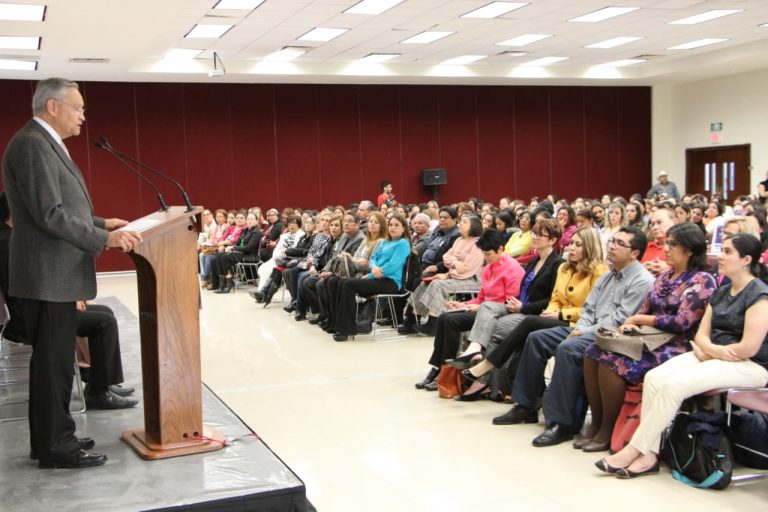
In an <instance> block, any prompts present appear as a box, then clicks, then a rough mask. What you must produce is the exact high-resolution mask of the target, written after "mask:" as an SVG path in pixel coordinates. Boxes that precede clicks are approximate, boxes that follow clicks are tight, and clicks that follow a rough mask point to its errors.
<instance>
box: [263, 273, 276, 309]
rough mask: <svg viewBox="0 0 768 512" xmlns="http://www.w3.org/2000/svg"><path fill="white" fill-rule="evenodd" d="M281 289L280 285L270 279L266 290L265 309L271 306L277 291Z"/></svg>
mask: <svg viewBox="0 0 768 512" xmlns="http://www.w3.org/2000/svg"><path fill="white" fill-rule="evenodd" d="M279 289H280V283H279V282H278V281H273V280H271V279H270V280H269V283H268V285H267V287H266V288H265V289H264V307H267V306H269V304H270V303H271V302H272V297H274V296H275V293H277V290H279Z"/></svg>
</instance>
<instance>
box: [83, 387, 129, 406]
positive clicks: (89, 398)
mask: <svg viewBox="0 0 768 512" xmlns="http://www.w3.org/2000/svg"><path fill="white" fill-rule="evenodd" d="M138 403H139V401H138V400H134V399H132V398H125V397H122V396H120V395H116V394H115V393H113V392H111V391H106V392H104V393H100V394H97V395H93V394H88V393H86V395H85V405H87V406H88V408H90V409H127V408H129V407H133V406H134V405H136V404H138Z"/></svg>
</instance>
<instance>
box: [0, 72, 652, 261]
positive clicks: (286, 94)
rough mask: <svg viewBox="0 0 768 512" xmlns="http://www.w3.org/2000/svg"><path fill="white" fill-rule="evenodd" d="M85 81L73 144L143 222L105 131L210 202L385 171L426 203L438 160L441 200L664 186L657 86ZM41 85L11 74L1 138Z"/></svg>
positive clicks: (317, 197) (104, 205)
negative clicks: (654, 126) (659, 182)
mask: <svg viewBox="0 0 768 512" xmlns="http://www.w3.org/2000/svg"><path fill="white" fill-rule="evenodd" d="M80 85H81V90H82V92H83V96H84V97H85V102H86V106H87V113H86V114H87V122H86V124H85V130H84V131H83V133H82V134H81V136H80V137H78V138H77V139H70V140H68V141H67V146H68V148H69V149H70V152H71V154H72V156H73V158H74V159H75V161H77V163H78V164H79V165H80V168H81V169H82V171H83V174H84V175H85V177H86V180H87V181H88V184H89V186H90V190H91V192H92V195H93V201H94V206H95V208H96V211H97V212H98V213H99V214H101V215H106V216H119V217H123V218H126V219H132V218H136V217H139V216H141V215H144V214H147V213H149V212H151V211H152V210H153V209H154V208H155V206H156V203H155V199H154V197H153V195H152V193H151V191H148V190H147V189H146V187H143V186H142V185H141V184H140V182H139V180H138V178H135V177H133V176H131V175H130V174H129V173H128V171H126V170H123V169H121V168H120V164H119V163H117V162H116V161H114V160H113V159H112V157H111V156H110V155H108V154H106V153H105V152H103V151H101V150H97V149H96V148H95V147H94V146H93V142H94V141H95V140H96V139H97V138H98V137H99V136H102V135H103V136H106V137H107V138H108V139H109V140H110V142H111V143H112V145H113V146H115V147H116V148H119V149H122V150H123V151H124V152H126V153H128V154H131V155H133V156H136V157H138V158H139V159H141V160H142V161H144V162H146V163H148V164H150V165H152V166H154V167H157V168H159V169H162V170H164V171H165V172H167V173H168V174H170V175H171V176H173V177H175V178H177V179H178V180H179V181H181V182H182V184H183V185H184V186H185V188H186V189H187V191H188V192H189V195H190V197H191V198H192V200H193V202H194V203H196V204H203V205H205V206H208V207H225V208H231V207H237V206H254V205H259V206H262V207H273V206H276V207H280V208H282V207H285V206H302V207H311V208H317V207H320V206H322V205H326V204H348V203H351V202H357V201H359V200H360V199H362V198H369V199H375V196H376V194H377V193H378V184H379V182H380V181H381V180H382V179H388V180H390V181H391V182H392V184H393V186H394V189H395V193H396V194H397V196H398V198H399V199H400V201H401V202H419V201H424V200H427V199H429V198H431V191H429V190H426V189H424V188H423V187H422V186H421V175H420V172H421V169H423V168H432V167H445V168H447V169H448V185H446V186H445V187H441V190H440V200H441V202H456V201H459V200H463V199H466V198H467V197H470V196H477V197H480V198H482V199H484V200H491V201H494V202H496V201H498V199H499V198H500V197H501V196H504V195H509V196H512V197H522V198H526V199H527V198H528V197H529V196H531V195H545V194H547V193H548V192H554V193H555V194H557V195H559V196H564V197H567V198H573V197H576V196H579V195H582V196H583V195H588V196H598V195H600V194H602V193H604V192H612V193H618V194H624V195H628V194H631V193H634V192H637V191H644V190H645V189H646V188H647V185H648V183H650V182H651V90H650V88H648V87H534V86H509V87H496V86H494V87H483V86H399V85H261V84H155V83H146V84H142V83H100V82H88V83H81V84H80ZM33 88H34V83H33V82H28V81H14V80H3V81H0V112H3V115H2V118H1V119H0V147H3V148H4V147H5V145H6V144H7V141H8V139H9V138H10V137H11V136H12V135H13V133H14V132H15V131H16V130H17V129H18V128H19V127H20V126H21V125H22V124H23V123H24V122H25V121H26V120H27V119H28V118H29V115H30V114H29V113H30V109H29V104H30V101H31V96H32V90H33ZM160 186H161V187H162V190H163V191H164V195H165V196H166V199H168V200H169V203H173V204H178V203H180V201H181V199H180V198H179V197H178V195H177V193H176V192H175V190H173V189H172V188H171V187H170V186H166V185H165V184H161V185H160ZM129 266H130V262H129V261H128V259H127V258H125V257H124V256H120V255H114V256H108V257H107V258H102V259H101V261H100V269H101V270H110V269H116V268H125V267H129Z"/></svg>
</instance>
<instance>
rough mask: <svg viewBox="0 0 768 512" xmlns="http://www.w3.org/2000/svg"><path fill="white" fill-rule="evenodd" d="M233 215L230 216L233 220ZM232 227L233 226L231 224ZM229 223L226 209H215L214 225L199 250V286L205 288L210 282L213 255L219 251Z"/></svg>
mask: <svg viewBox="0 0 768 512" xmlns="http://www.w3.org/2000/svg"><path fill="white" fill-rule="evenodd" d="M234 219H235V216H234V215H233V216H232V221H233V222H234ZM233 227H234V226H233ZM229 229H230V225H229V224H227V211H226V210H224V209H218V210H216V227H215V228H214V229H213V231H212V232H211V234H210V237H208V238H207V239H206V241H205V242H204V243H203V246H202V248H201V250H200V281H201V284H200V286H201V288H203V289H207V288H208V286H209V285H210V284H211V263H212V262H213V256H214V255H215V254H216V253H217V252H219V243H220V242H223V241H224V238H225V237H226V233H227V231H229Z"/></svg>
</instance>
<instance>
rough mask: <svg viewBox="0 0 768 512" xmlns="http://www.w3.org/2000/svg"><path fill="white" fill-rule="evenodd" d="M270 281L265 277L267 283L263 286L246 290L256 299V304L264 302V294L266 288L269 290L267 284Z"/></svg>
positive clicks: (270, 281)
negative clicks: (249, 290)
mask: <svg viewBox="0 0 768 512" xmlns="http://www.w3.org/2000/svg"><path fill="white" fill-rule="evenodd" d="M271 283H272V280H271V279H267V284H266V286H265V287H264V288H261V289H260V290H254V291H251V292H248V295H250V296H251V297H253V298H254V300H256V304H261V303H262V302H264V296H265V293H266V291H267V290H269V285H270V284H271Z"/></svg>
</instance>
